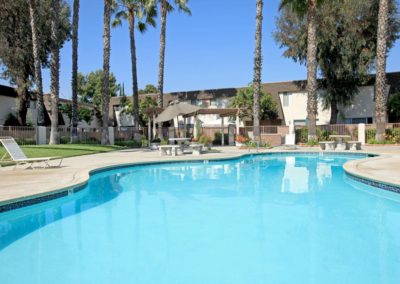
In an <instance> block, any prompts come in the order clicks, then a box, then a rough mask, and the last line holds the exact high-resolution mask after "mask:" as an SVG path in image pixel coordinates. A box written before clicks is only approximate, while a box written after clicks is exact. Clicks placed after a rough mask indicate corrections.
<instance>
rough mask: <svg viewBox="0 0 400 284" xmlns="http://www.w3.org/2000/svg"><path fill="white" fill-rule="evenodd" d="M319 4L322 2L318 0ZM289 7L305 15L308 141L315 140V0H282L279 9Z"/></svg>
mask: <svg viewBox="0 0 400 284" xmlns="http://www.w3.org/2000/svg"><path fill="white" fill-rule="evenodd" d="M319 2H322V0H320V1H319ZM284 7H290V8H291V9H292V10H293V11H295V12H296V13H298V14H299V15H301V16H304V15H307V125H308V139H309V140H315V139H316V138H317V126H316V123H317V112H318V103H317V67H318V64H317V21H316V20H317V18H316V14H317V0H282V1H281V4H280V9H282V8H284Z"/></svg>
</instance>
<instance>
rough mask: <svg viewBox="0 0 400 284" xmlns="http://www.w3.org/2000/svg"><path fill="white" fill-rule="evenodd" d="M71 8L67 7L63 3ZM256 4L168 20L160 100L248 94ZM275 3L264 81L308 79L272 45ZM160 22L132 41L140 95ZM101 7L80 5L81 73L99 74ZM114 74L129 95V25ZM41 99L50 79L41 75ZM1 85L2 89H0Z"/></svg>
mask: <svg viewBox="0 0 400 284" xmlns="http://www.w3.org/2000/svg"><path fill="white" fill-rule="evenodd" d="M67 2H69V3H70V4H71V6H72V0H67ZM255 2H256V1H255V0H190V1H189V5H188V6H189V7H190V9H191V11H192V16H189V15H187V14H184V13H180V12H177V11H176V12H173V13H171V14H169V15H168V19H167V41H166V56H165V79H164V92H175V91H190V90H204V89H212V88H229V87H242V86H246V85H247V84H248V83H250V82H251V81H252V77H253V53H254V45H255V43H254V32H255ZM278 4H279V0H267V1H264V11H263V12H264V21H263V49H262V54H263V70H262V81H263V82H264V83H265V82H280V81H290V80H296V79H305V78H306V74H307V73H306V67H305V66H302V65H300V64H298V63H295V62H293V61H292V60H291V59H288V58H284V57H283V56H282V53H283V49H280V48H279V45H278V44H277V43H276V42H275V40H274V38H273V33H274V30H275V22H276V18H277V16H278ZM159 28H160V26H159V21H158V23H157V27H156V28H149V29H148V30H147V31H146V32H145V33H144V34H139V33H137V34H136V49H137V61H138V65H137V69H138V81H139V88H144V86H145V85H146V84H153V85H156V86H157V78H158V58H159V38H160V29H159ZM102 37H103V1H102V0H81V1H80V23H79V50H78V54H79V59H78V68H79V72H82V73H88V72H90V71H94V70H97V69H101V68H102V62H103V38H102ZM71 53H72V51H71V41H69V42H67V43H65V45H64V47H63V49H62V51H61V70H60V96H61V97H62V98H70V97H71V68H72V67H71V66H72V63H71ZM110 64H111V71H112V72H113V73H114V74H115V76H116V78H117V81H118V82H119V83H124V86H125V92H126V93H127V94H128V95H129V94H131V93H132V91H131V84H132V80H131V71H130V70H131V65H130V49H129V34H128V27H127V23H126V22H125V23H123V26H122V27H117V28H113V29H112V30H111V62H110ZM387 71H388V72H391V71H400V41H399V40H398V41H397V42H396V44H395V46H394V48H393V49H392V50H391V51H390V53H389V55H388V61H387ZM43 80H44V82H43V85H44V91H45V92H49V89H50V72H49V70H46V69H44V70H43ZM2 82H4V81H2Z"/></svg>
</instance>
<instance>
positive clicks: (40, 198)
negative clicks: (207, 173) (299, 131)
mask: <svg viewBox="0 0 400 284" xmlns="http://www.w3.org/2000/svg"><path fill="white" fill-rule="evenodd" d="M273 154H275V155H279V154H282V155H287V154H303V155H304V154H313V155H316V154H319V155H321V154H322V155H351V156H357V155H359V156H364V159H357V160H353V161H359V162H360V161H366V160H369V159H376V158H384V157H390V155H380V154H377V153H371V152H344V151H340V152H333V151H332V152H330V151H329V152H322V151H306V150H296V151H260V152H247V153H237V154H232V155H229V156H225V157H209V158H207V157H204V158H203V157H196V158H187V159H169V160H161V159H159V160H154V161H141V162H131V163H119V164H111V165H105V166H98V167H94V168H90V169H85V170H83V171H85V173H84V174H83V175H82V176H81V177H80V178H79V179H78V180H77V181H76V182H74V183H72V184H70V185H68V186H64V187H61V188H56V189H54V190H48V191H46V192H42V193H39V194H28V195H25V196H21V197H18V198H13V199H8V200H4V201H1V202H0V213H2V212H6V211H11V210H13V209H18V208H21V207H26V206H30V205H34V204H38V203H42V202H46V201H49V200H53V199H57V198H61V197H65V196H68V195H70V194H74V193H77V192H79V191H81V190H83V189H84V188H85V186H86V185H87V184H88V182H89V179H90V177H91V176H92V175H94V174H96V173H100V172H104V171H108V170H114V169H118V168H126V167H132V166H142V165H154V164H160V165H161V164H170V163H188V162H189V163H190V162H193V163H199V162H206V161H207V162H208V161H226V160H235V159H240V158H243V157H246V156H254V155H273ZM369 156H370V157H369ZM353 161H349V162H346V163H345V164H344V165H343V168H344V171H345V173H346V174H347V175H348V176H349V177H350V178H353V179H355V180H359V181H360V182H363V183H368V182H369V183H368V184H371V183H376V184H379V185H381V186H382V187H379V186H377V187H379V188H382V189H386V188H385V187H387V186H389V187H394V188H397V191H395V192H398V193H400V184H398V185H397V184H391V183H388V182H387V181H384V180H382V181H380V180H378V179H373V178H370V177H367V176H364V175H362V174H360V173H357V172H356V171H354V170H352V169H351V166H350V169H349V167H345V165H346V164H348V163H350V162H353ZM346 168H348V169H347V170H346ZM372 185H373V184H372ZM375 186H376V185H375ZM388 190H390V189H388ZM391 191H393V190H391Z"/></svg>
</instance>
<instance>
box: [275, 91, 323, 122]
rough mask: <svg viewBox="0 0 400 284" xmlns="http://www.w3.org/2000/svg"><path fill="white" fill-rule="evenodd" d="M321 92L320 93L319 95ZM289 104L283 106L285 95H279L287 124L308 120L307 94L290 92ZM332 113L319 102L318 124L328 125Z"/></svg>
mask: <svg viewBox="0 0 400 284" xmlns="http://www.w3.org/2000/svg"><path fill="white" fill-rule="evenodd" d="M320 93H321V92H320V91H319V92H318V94H320ZM286 94H288V96H289V104H288V106H285V105H284V104H283V97H284V94H283V93H280V94H279V99H280V101H281V105H282V110H283V114H284V116H285V124H286V125H289V124H293V122H294V121H295V120H297V121H300V120H306V118H307V93H305V92H288V93H286ZM330 115H331V111H330V110H324V109H323V107H322V103H321V101H320V100H318V115H317V119H318V120H317V124H318V125H321V124H328V123H329V119H330Z"/></svg>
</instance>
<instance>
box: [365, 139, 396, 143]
mask: <svg viewBox="0 0 400 284" xmlns="http://www.w3.org/2000/svg"><path fill="white" fill-rule="evenodd" d="M367 143H368V144H394V143H393V142H392V141H390V140H385V141H377V140H375V138H370V139H368V141H367Z"/></svg>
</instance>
